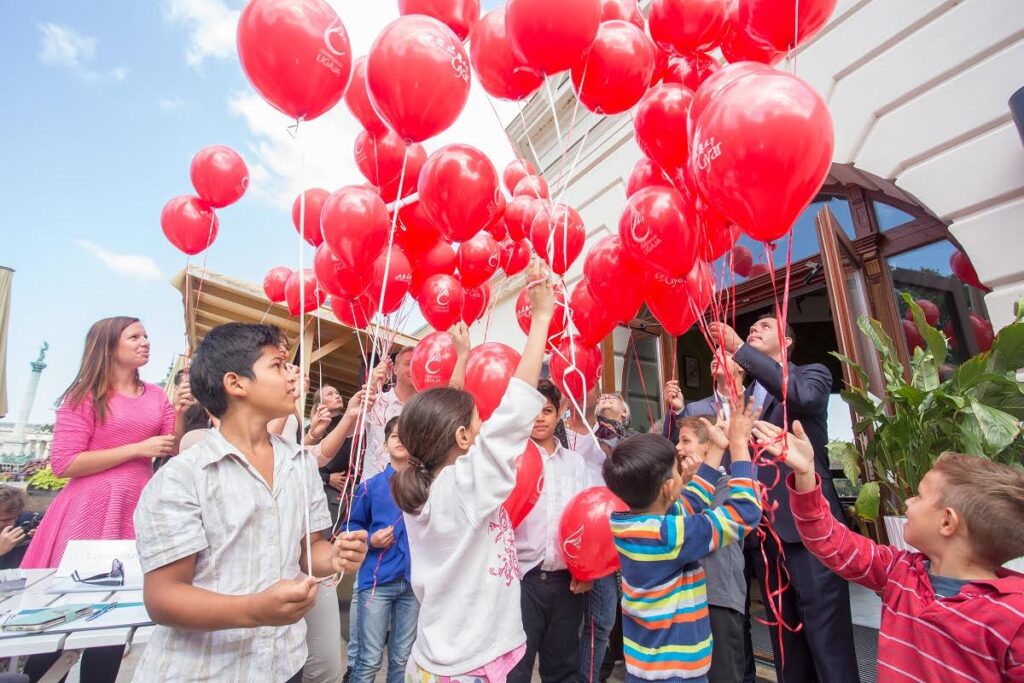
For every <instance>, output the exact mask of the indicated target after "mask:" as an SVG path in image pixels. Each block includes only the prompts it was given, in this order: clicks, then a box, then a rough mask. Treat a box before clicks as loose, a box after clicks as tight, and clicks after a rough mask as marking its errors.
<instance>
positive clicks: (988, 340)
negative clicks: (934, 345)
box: [922, 313, 996, 360]
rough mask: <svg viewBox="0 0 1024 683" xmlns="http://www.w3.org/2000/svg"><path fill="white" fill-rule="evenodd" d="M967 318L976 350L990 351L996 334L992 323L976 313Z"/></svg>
mask: <svg viewBox="0 0 1024 683" xmlns="http://www.w3.org/2000/svg"><path fill="white" fill-rule="evenodd" d="M969 317H970V320H971V329H972V330H973V331H974V338H975V339H976V340H977V341H978V350H979V351H989V350H991V349H992V343H993V342H994V341H995V339H996V333H995V331H994V330H993V329H992V323H990V322H989V321H987V320H985V319H984V318H982V317H981V316H980V315H978V314H977V313H971V314H970V316H969ZM922 346H923V344H922ZM943 360H944V359H943Z"/></svg>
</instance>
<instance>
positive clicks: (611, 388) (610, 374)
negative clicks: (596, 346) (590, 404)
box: [601, 333, 618, 394]
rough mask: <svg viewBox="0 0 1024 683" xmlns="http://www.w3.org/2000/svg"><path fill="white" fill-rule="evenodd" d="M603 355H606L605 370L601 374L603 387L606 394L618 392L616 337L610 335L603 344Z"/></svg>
mask: <svg viewBox="0 0 1024 683" xmlns="http://www.w3.org/2000/svg"><path fill="white" fill-rule="evenodd" d="M601 353H602V354H604V370H603V371H602V373H601V386H602V387H603V389H604V392H605V393H606V394H611V393H614V392H616V391H618V390H617V389H616V388H615V386H616V385H615V335H614V333H613V334H609V335H608V336H607V337H605V338H604V341H602V342H601Z"/></svg>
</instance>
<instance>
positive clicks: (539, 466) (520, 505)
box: [503, 441, 544, 529]
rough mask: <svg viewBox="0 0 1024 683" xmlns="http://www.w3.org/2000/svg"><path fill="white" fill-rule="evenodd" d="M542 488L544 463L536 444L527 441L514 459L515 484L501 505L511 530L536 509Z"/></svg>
mask: <svg viewBox="0 0 1024 683" xmlns="http://www.w3.org/2000/svg"><path fill="white" fill-rule="evenodd" d="M543 488H544V461H543V460H542V459H541V457H540V450H539V449H538V448H537V444H535V443H534V442H533V441H527V442H526V450H525V451H523V454H522V455H520V456H519V457H518V458H516V484H515V486H514V487H513V488H512V493H510V494H508V498H506V499H505V502H504V504H503V505H504V508H505V512H507V513H508V519H509V521H510V522H511V523H512V528H513V529H515V528H517V527H518V526H519V525H520V524H522V523H523V520H524V519H526V516H527V515H528V514H530V511H531V510H533V508H534V507H536V505H537V501H538V500H540V494H541V491H542V490H543Z"/></svg>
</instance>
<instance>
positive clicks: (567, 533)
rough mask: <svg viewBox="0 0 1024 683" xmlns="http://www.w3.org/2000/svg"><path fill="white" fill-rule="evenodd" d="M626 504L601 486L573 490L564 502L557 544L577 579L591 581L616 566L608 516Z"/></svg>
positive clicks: (614, 569)
mask: <svg viewBox="0 0 1024 683" xmlns="http://www.w3.org/2000/svg"><path fill="white" fill-rule="evenodd" d="M627 510H629V508H628V507H627V506H626V504H625V503H623V502H622V501H621V500H619V498H618V497H617V496H616V495H615V494H614V493H612V492H611V491H609V490H608V489H607V488H606V487H604V486H595V487H593V488H589V489H586V490H585V491H581V492H580V493H578V494H576V495H575V496H574V497H573V498H572V500H570V501H569V504H568V505H566V506H565V511H564V512H563V513H562V519H561V522H560V523H559V524H558V544H559V546H560V547H561V548H562V555H563V556H564V557H565V564H566V565H567V566H568V567H569V572H570V573H571V574H572V576H573V578H575V579H576V580H577V581H593V580H595V579H600V578H601V577H603V576H608V575H610V574H614V573H615V572H616V571H617V570H618V569H619V553H618V552H617V551H616V550H615V541H614V539H613V538H612V529H611V526H609V524H608V519H609V518H610V517H611V515H612V513H613V512H626V511H627Z"/></svg>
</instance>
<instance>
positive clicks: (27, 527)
mask: <svg viewBox="0 0 1024 683" xmlns="http://www.w3.org/2000/svg"><path fill="white" fill-rule="evenodd" d="M41 521H43V516H42V515H41V514H40V513H38V512H33V513H31V514H28V515H25V517H24V519H22V520H21V523H20V524H18V526H19V527H21V530H22V531H24V532H25V535H26V536H27V535H28V532H30V531H32V530H34V529H35V528H36V527H38V526H39V523H40V522H41Z"/></svg>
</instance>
